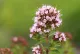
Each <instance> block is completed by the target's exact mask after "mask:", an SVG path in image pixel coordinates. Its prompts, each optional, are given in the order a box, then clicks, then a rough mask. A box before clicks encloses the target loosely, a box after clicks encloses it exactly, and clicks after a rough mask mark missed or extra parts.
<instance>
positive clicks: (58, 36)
mask: <svg viewBox="0 0 80 54" xmlns="http://www.w3.org/2000/svg"><path fill="white" fill-rule="evenodd" d="M53 40H59V41H60V42H61V41H66V35H65V33H61V32H55V34H54V36H53Z"/></svg>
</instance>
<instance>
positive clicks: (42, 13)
mask: <svg viewBox="0 0 80 54" xmlns="http://www.w3.org/2000/svg"><path fill="white" fill-rule="evenodd" d="M60 15H61V14H60V11H59V10H57V9H56V8H54V7H52V6H50V5H43V6H42V7H41V8H39V9H38V10H37V11H36V16H35V17H34V24H33V26H32V28H31V29H30V33H31V34H30V37H32V36H33V35H34V34H43V33H46V32H47V33H49V32H50V30H53V29H55V28H57V27H59V26H60V25H61V23H62V20H61V19H60ZM32 34H33V35H32Z"/></svg>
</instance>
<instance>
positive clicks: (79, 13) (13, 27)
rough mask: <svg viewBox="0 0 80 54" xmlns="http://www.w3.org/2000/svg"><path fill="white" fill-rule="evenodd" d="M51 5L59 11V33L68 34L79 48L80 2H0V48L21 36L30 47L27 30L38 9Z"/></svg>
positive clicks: (52, 0) (36, 0)
mask: <svg viewBox="0 0 80 54" xmlns="http://www.w3.org/2000/svg"><path fill="white" fill-rule="evenodd" d="M43 4H47V5H52V6H54V7H57V8H58V9H59V10H61V13H62V15H63V16H62V19H63V24H62V26H61V27H60V29H59V30H60V31H63V32H70V33H71V34H72V35H73V42H75V44H77V45H78V46H80V0H0V48H2V47H9V46H10V43H11V41H10V38H11V37H13V36H23V37H25V38H26V39H27V41H28V42H29V45H30V46H31V45H32V44H33V43H35V42H34V41H33V40H32V39H30V38H29V28H30V27H31V26H32V24H33V21H32V19H33V17H34V16H35V11H36V10H37V9H38V7H41V6H42V5H43Z"/></svg>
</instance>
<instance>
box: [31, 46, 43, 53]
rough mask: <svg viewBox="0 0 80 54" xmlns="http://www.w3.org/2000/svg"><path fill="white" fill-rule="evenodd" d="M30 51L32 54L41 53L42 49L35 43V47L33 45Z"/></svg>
mask: <svg viewBox="0 0 80 54" xmlns="http://www.w3.org/2000/svg"><path fill="white" fill-rule="evenodd" d="M32 52H33V54H42V50H41V48H40V46H39V45H37V46H36V47H33V50H32Z"/></svg>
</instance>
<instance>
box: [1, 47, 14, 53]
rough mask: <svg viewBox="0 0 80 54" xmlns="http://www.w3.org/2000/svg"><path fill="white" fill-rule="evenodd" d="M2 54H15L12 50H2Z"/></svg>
mask: <svg viewBox="0 0 80 54" xmlns="http://www.w3.org/2000/svg"><path fill="white" fill-rule="evenodd" d="M0 54H13V53H12V52H11V49H10V48H0Z"/></svg>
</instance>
